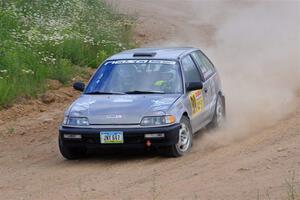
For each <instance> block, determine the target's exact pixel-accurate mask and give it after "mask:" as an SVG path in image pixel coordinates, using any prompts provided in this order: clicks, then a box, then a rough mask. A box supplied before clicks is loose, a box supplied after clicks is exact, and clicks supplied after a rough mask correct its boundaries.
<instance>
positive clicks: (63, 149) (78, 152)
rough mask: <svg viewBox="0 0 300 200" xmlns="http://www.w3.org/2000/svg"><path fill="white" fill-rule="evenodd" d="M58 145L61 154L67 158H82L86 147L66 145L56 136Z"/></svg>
mask: <svg viewBox="0 0 300 200" xmlns="http://www.w3.org/2000/svg"><path fill="white" fill-rule="evenodd" d="M58 146H59V150H60V153H61V155H62V156H63V157H64V158H66V159H68V160H76V159H79V158H83V157H84V156H85V155H86V152H87V150H86V148H83V147H67V146H65V145H64V144H63V142H62V140H61V138H60V137H58Z"/></svg>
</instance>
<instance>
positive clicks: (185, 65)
mask: <svg viewBox="0 0 300 200" xmlns="http://www.w3.org/2000/svg"><path fill="white" fill-rule="evenodd" d="M182 69H183V74H184V77H185V81H186V82H200V81H201V78H200V73H199V71H198V69H197V67H196V65H195V63H194V61H193V60H192V58H191V57H190V56H186V57H184V58H183V59H182Z"/></svg>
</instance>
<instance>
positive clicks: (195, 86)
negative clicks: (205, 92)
mask: <svg viewBox="0 0 300 200" xmlns="http://www.w3.org/2000/svg"><path fill="white" fill-rule="evenodd" d="M185 85H186V90H187V91H192V90H201V89H202V88H203V84H202V82H189V83H185Z"/></svg>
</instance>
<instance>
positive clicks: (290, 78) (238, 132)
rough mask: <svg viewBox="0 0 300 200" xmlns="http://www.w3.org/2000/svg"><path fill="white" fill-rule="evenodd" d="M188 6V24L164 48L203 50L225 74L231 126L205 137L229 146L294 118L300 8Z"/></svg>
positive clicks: (293, 4)
mask: <svg viewBox="0 0 300 200" xmlns="http://www.w3.org/2000/svg"><path fill="white" fill-rule="evenodd" d="M189 3H191V4H190V10H191V13H189V14H187V15H186V19H185V23H181V24H178V25H177V26H179V28H178V29H177V31H176V33H174V34H173V35H172V36H171V37H170V40H165V41H164V44H165V46H170V45H171V46H179V45H187V44H189V45H191V46H197V47H199V48H201V49H202V50H204V52H206V53H207V55H208V56H209V57H210V58H211V59H212V60H213V62H214V64H215V65H216V67H217V69H218V70H219V72H220V74H221V79H222V84H223V88H224V91H225V95H226V100H227V102H226V103H227V122H226V124H225V128H222V129H221V130H218V131H217V133H215V134H204V136H203V137H204V138H206V139H207V140H208V141H209V143H210V144H228V143H230V142H232V141H235V140H237V139H241V138H243V137H245V136H248V135H249V134H256V133H257V134H259V132H260V131H261V130H262V129H264V128H266V127H268V126H271V125H273V124H275V123H276V122H278V121H279V120H281V119H283V118H284V117H286V116H287V115H288V114H289V113H290V112H292V111H293V110H294V109H295V107H296V106H297V104H299V98H297V91H299V89H300V82H299V81H300V2H299V1H264V2H258V1H251V2H246V3H238V2H236V1H235V2H232V1H231V2H225V1H222V2H200V1H189ZM150 46H151V44H150ZM211 140H212V141H211ZM204 141H205V140H204Z"/></svg>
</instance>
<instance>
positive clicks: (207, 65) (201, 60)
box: [192, 51, 215, 79]
mask: <svg viewBox="0 0 300 200" xmlns="http://www.w3.org/2000/svg"><path fill="white" fill-rule="evenodd" d="M192 56H193V58H194V60H195V62H196V63H197V65H198V67H199V68H200V70H201V72H202V74H203V76H204V78H205V79H207V78H209V77H210V76H211V75H212V74H213V73H214V72H215V69H214V67H213V65H212V63H211V62H210V61H209V60H208V59H207V57H206V56H205V55H203V54H202V53H201V52H200V51H195V52H193V53H192Z"/></svg>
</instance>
